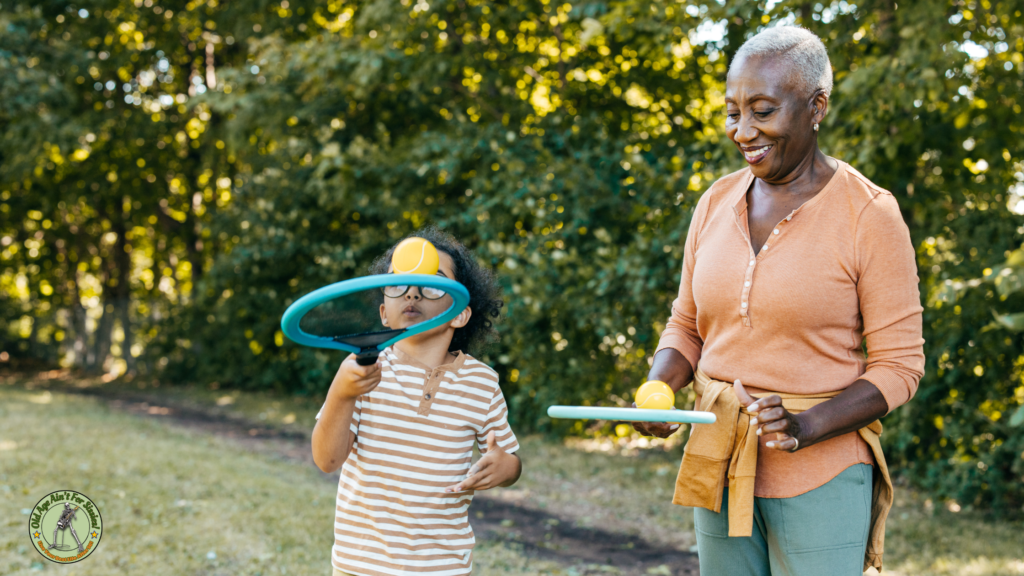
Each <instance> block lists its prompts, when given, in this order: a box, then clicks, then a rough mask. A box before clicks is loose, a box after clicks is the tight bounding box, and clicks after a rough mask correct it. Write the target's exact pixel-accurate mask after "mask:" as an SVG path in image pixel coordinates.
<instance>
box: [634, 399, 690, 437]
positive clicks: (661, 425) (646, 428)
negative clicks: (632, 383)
mask: <svg viewBox="0 0 1024 576" xmlns="http://www.w3.org/2000/svg"><path fill="white" fill-rule="evenodd" d="M633 408H636V402H633ZM672 409H673V410H675V409H676V408H675V406H673V407H672ZM632 424H633V428H634V429H635V430H636V431H637V432H639V433H641V434H643V435H644V436H655V437H657V438H668V437H669V436H671V435H673V434H675V433H676V430H679V424H676V423H674V422H632Z"/></svg>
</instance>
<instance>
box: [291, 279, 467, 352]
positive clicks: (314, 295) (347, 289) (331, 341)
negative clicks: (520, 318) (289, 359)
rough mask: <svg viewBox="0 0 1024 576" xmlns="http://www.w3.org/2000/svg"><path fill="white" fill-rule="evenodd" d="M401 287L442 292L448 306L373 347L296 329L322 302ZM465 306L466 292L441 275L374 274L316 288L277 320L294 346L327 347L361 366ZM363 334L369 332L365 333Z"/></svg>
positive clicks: (439, 323)
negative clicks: (352, 356)
mask: <svg viewBox="0 0 1024 576" xmlns="http://www.w3.org/2000/svg"><path fill="white" fill-rule="evenodd" d="M402 284H408V285H409V286H417V287H420V286H422V287H428V288H438V289H440V290H444V291H445V292H446V293H448V294H449V295H451V297H452V305H451V306H449V307H448V309H447V310H445V311H444V312H442V313H441V314H439V315H437V316H435V317H433V318H431V319H429V320H425V321H423V322H420V323H418V324H413V325H412V326H409V327H408V328H405V329H401V330H392V332H395V333H396V334H395V336H394V337H393V338H390V339H388V340H386V341H385V342H382V343H381V344H377V345H376V346H364V347H360V346H353V345H351V344H346V343H345V342H339V341H338V340H336V337H333V336H315V335H313V334H309V333H307V332H305V331H303V330H302V328H300V327H299V322H301V321H302V318H303V317H304V316H305V315H306V314H307V313H308V312H309V311H310V310H312V309H313V308H316V307H317V306H319V305H321V304H323V303H325V302H329V301H331V300H334V299H337V298H340V297H342V296H346V295H348V294H352V293H355V292H362V291H364V290H372V289H375V288H376V289H379V288H383V287H385V286H396V285H402ZM468 305H469V291H468V290H466V287H465V286H463V285H462V284H460V283H459V282H456V281H455V280H451V279H449V278H445V277H443V276H435V275H428V274H375V275H373V276H364V277H362V278H352V279H351V280H343V281H341V282H335V283H334V284H330V285H327V286H324V287H323V288H318V289H316V290H314V291H312V292H310V293H309V294H306V295H305V296H303V297H301V298H299V299H298V300H296V301H295V302H293V303H292V305H291V306H289V307H288V308H287V309H286V310H285V311H284V315H283V316H282V317H281V332H283V333H284V335H285V336H287V337H288V339H289V340H291V341H293V342H295V343H296V344H301V345H303V346H309V347H311V348H328V349H331V350H343V351H345V352H351V353H353V354H355V355H356V357H357V358H356V359H357V361H358V362H359V363H360V364H362V365H364V366H365V365H369V364H373V363H374V362H376V361H377V355H378V354H379V353H380V351H381V350H383V349H385V348H387V347H388V346H391V345H392V344H394V343H395V342H398V341H399V340H402V339H404V338H408V337H410V336H415V335H416V334H420V333H422V332H426V331H427V330H431V329H433V328H436V327H437V326H440V325H442V324H444V323H446V322H450V321H451V320H453V319H454V318H455V317H456V316H458V315H459V314H460V313H462V311H463V310H465V309H466V306H468ZM367 334H371V333H370V332H367ZM339 336H342V335H339Z"/></svg>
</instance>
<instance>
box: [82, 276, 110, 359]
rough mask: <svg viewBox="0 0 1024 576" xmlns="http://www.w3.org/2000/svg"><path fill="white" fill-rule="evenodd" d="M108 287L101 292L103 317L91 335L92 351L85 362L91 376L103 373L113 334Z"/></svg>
mask: <svg viewBox="0 0 1024 576" xmlns="http://www.w3.org/2000/svg"><path fill="white" fill-rule="evenodd" d="M113 300H114V299H113V295H112V294H111V290H110V287H109V286H105V287H104V290H103V316H101V317H100V323H99V325H98V326H97V327H96V332H94V333H93V342H92V350H91V351H90V353H89V357H88V359H87V360H86V370H88V371H89V372H91V373H93V374H98V373H99V372H102V371H103V363H104V362H106V360H107V355H109V354H110V337H111V335H112V334H113V332H114V302H113Z"/></svg>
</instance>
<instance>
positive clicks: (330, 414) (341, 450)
mask: <svg viewBox="0 0 1024 576" xmlns="http://www.w3.org/2000/svg"><path fill="white" fill-rule="evenodd" d="M378 384H380V361H379V360H378V361H377V363H376V364H371V365H369V366H360V365H359V364H358V363H356V356H355V354H350V355H349V356H348V358H345V361H344V362H342V363H341V366H339V367H338V373H337V374H335V375H334V381H333V382H331V389H330V390H328V391H327V400H326V402H324V407H323V410H322V412H321V414H320V419H319V420H317V423H316V426H315V427H314V428H313V462H315V463H316V465H317V468H319V469H321V470H323V471H324V472H334V471H335V470H337V469H338V468H341V465H342V464H344V463H345V460H347V459H348V454H349V451H350V450H351V449H352V429H351V428H352V412H353V410H354V409H355V406H356V398H358V397H360V396H362V395H363V394H366V393H368V392H370V391H371V390H373V389H374V388H376V387H377V385H378Z"/></svg>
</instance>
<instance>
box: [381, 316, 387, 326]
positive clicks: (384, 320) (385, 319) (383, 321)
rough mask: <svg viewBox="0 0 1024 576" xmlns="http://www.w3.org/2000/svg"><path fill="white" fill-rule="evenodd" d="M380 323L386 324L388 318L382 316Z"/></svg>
mask: <svg viewBox="0 0 1024 576" xmlns="http://www.w3.org/2000/svg"><path fill="white" fill-rule="evenodd" d="M380 323H381V324H383V325H385V326H387V325H388V319H387V318H384V319H383V320H381V321H380Z"/></svg>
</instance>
